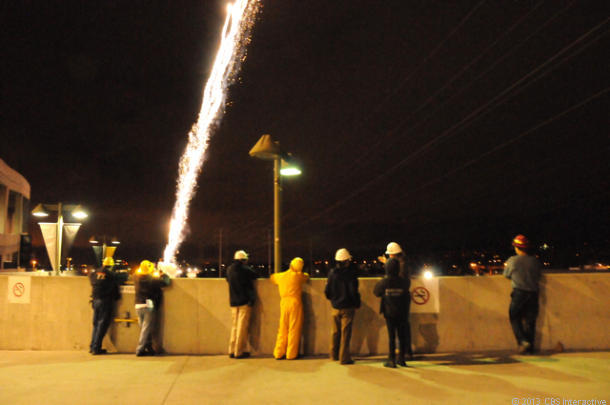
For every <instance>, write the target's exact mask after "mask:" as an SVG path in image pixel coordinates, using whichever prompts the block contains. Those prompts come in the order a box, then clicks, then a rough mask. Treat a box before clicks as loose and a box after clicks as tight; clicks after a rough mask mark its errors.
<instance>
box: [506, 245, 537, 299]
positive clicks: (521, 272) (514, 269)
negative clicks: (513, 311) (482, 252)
mask: <svg viewBox="0 0 610 405" xmlns="http://www.w3.org/2000/svg"><path fill="white" fill-rule="evenodd" d="M541 274H542V273H541V270H540V262H539V261H538V259H536V257H534V256H531V255H529V254H525V255H514V256H511V257H510V258H509V259H508V260H507V261H506V263H505V266H504V276H505V277H507V278H510V280H511V285H512V287H513V288H518V289H520V290H524V291H538V283H539V282H540V276H541Z"/></svg>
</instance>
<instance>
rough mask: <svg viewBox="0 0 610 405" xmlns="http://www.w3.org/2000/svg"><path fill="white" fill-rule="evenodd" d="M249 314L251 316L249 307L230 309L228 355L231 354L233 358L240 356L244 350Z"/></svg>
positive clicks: (246, 341)
mask: <svg viewBox="0 0 610 405" xmlns="http://www.w3.org/2000/svg"><path fill="white" fill-rule="evenodd" d="M250 314H252V307H251V306H250V305H241V306H239V307H231V337H230V340H229V354H233V355H234V356H235V357H237V356H240V355H241V354H242V353H243V352H244V351H245V349H246V345H247V343H248V325H249V323H250Z"/></svg>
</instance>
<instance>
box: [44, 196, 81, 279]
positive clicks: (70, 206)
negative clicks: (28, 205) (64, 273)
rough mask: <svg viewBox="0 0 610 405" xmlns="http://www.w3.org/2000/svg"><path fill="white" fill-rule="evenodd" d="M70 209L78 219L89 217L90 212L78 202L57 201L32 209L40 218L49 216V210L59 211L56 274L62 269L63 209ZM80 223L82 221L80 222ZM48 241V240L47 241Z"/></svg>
mask: <svg viewBox="0 0 610 405" xmlns="http://www.w3.org/2000/svg"><path fill="white" fill-rule="evenodd" d="M64 210H65V211H69V212H71V213H72V216H73V217H74V218H76V219H85V218H87V217H88V214H87V213H86V212H85V211H84V210H83V208H82V207H81V206H80V205H77V204H62V203H60V202H59V203H57V204H46V203H45V204H38V205H37V206H36V207H34V209H33V210H32V215H34V216H36V217H39V218H44V217H48V216H49V211H56V212H57V223H56V228H55V238H56V242H55V260H54V263H52V264H54V265H55V266H53V267H54V272H55V275H56V276H57V275H59V272H60V270H61V246H62V239H63V238H62V235H63V228H64V215H63V211H64ZM39 225H40V226H41V228H42V223H39ZM78 225H80V223H79V224H78ZM44 236H45V235H44V233H43V238H44ZM45 243H46V241H45Z"/></svg>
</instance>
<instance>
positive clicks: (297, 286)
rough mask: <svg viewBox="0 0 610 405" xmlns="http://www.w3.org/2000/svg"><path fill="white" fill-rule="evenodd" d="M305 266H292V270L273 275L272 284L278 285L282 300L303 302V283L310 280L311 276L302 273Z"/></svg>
mask: <svg viewBox="0 0 610 405" xmlns="http://www.w3.org/2000/svg"><path fill="white" fill-rule="evenodd" d="M302 269H303V264H302V263H300V266H299V265H296V266H295V265H293V263H291V264H290V268H289V269H288V270H286V271H283V272H281V273H275V274H272V275H271V282H272V283H274V284H277V286H278V290H279V293H280V298H289V297H290V298H296V299H298V300H301V293H302V291H303V283H305V282H307V280H309V275H308V274H307V273H303V272H302Z"/></svg>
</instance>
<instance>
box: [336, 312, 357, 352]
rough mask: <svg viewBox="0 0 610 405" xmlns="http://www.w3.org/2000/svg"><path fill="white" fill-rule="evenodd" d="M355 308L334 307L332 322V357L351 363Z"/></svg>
mask: <svg viewBox="0 0 610 405" xmlns="http://www.w3.org/2000/svg"><path fill="white" fill-rule="evenodd" d="M355 313H356V309H355V308H345V309H335V308H333V309H332V317H333V319H332V322H331V330H330V358H331V359H332V360H340V361H341V363H349V362H350V361H351V360H352V357H351V355H350V351H349V342H350V339H351V338H352V324H353V322H354V314H355Z"/></svg>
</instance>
